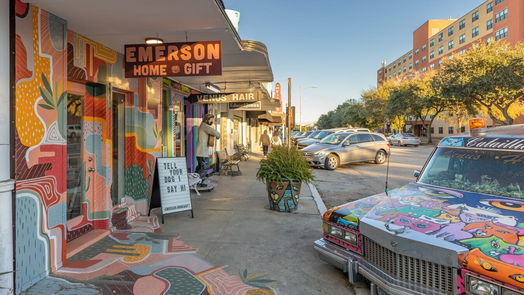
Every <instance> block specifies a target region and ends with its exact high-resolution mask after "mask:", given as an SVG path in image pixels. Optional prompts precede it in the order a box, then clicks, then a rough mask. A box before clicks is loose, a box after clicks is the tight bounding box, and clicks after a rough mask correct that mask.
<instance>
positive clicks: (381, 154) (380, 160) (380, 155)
mask: <svg viewBox="0 0 524 295" xmlns="http://www.w3.org/2000/svg"><path fill="white" fill-rule="evenodd" d="M387 158H388V154H386V152H385V151H384V150H380V151H378V152H377V154H376V155H375V164H384V162H386V160H387Z"/></svg>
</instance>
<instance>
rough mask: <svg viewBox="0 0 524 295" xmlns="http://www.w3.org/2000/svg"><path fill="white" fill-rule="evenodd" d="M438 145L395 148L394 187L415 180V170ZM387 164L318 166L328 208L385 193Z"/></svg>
mask: <svg viewBox="0 0 524 295" xmlns="http://www.w3.org/2000/svg"><path fill="white" fill-rule="evenodd" d="M433 149H434V146H419V147H396V146H395V147H391V159H390V163H389V165H390V166H389V185H388V187H389V188H390V189H393V188H396V187H399V186H402V185H404V184H407V183H409V182H411V181H413V180H414V179H415V178H414V177H413V171H414V170H415V169H421V168H422V166H424V163H425V162H426V159H427V158H428V157H429V155H430V154H431V152H432V151H433ZM386 168H387V164H382V165H376V164H372V163H359V164H350V165H346V166H342V167H339V168H338V169H337V170H335V171H329V170H324V169H314V175H315V181H314V183H315V186H316V187H317V190H318V191H319V193H320V195H321V196H322V199H323V200H324V203H325V204H326V207H327V208H331V207H334V206H337V205H341V204H344V203H347V202H350V201H353V200H358V199H361V198H364V197H367V196H371V195H374V194H378V193H381V192H384V189H385V183H386Z"/></svg>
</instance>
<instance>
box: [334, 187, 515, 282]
mask: <svg viewBox="0 0 524 295" xmlns="http://www.w3.org/2000/svg"><path fill="white" fill-rule="evenodd" d="M523 208H524V202H523V201H521V200H517V199H511V198H503V197H494V196H488V195H482V194H477V193H468V192H463V193H461V192H457V191H452V190H446V189H441V188H434V187H428V186H422V185H418V184H410V185H407V186H404V187H402V188H399V189H396V190H393V191H390V192H389V194H388V196H386V195H385V194H381V195H377V196H372V197H369V198H365V199H362V200H358V201H355V202H351V203H348V204H346V205H343V206H339V207H335V208H333V209H330V210H328V211H327V212H326V214H325V215H324V221H326V222H328V223H332V224H337V225H339V226H342V227H346V228H348V229H352V230H358V228H359V221H360V220H361V219H362V218H364V217H365V218H371V219H375V220H380V221H383V222H389V223H391V224H395V225H399V226H405V227H407V228H409V229H411V230H414V231H417V232H421V233H424V234H426V235H430V236H433V237H435V238H439V239H442V240H445V241H448V242H452V243H455V244H457V245H461V246H463V247H466V248H468V249H470V252H469V254H468V255H467V257H465V259H464V260H463V261H460V264H462V265H464V267H465V268H467V269H468V270H471V271H474V272H476V273H478V274H482V275H485V276H486V277H490V278H494V279H496V280H498V281H500V282H504V283H507V284H510V285H513V286H517V287H519V288H524V280H522V279H521V278H523V277H524V210H523Z"/></svg>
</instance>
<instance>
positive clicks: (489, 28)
mask: <svg viewBox="0 0 524 295" xmlns="http://www.w3.org/2000/svg"><path fill="white" fill-rule="evenodd" d="M491 29H493V20H492V19H488V21H487V22H486V30H491Z"/></svg>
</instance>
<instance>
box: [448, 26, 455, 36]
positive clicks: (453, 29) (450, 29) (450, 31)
mask: <svg viewBox="0 0 524 295" xmlns="http://www.w3.org/2000/svg"><path fill="white" fill-rule="evenodd" d="M453 33H455V27H449V28H448V36H451V35H453Z"/></svg>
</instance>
